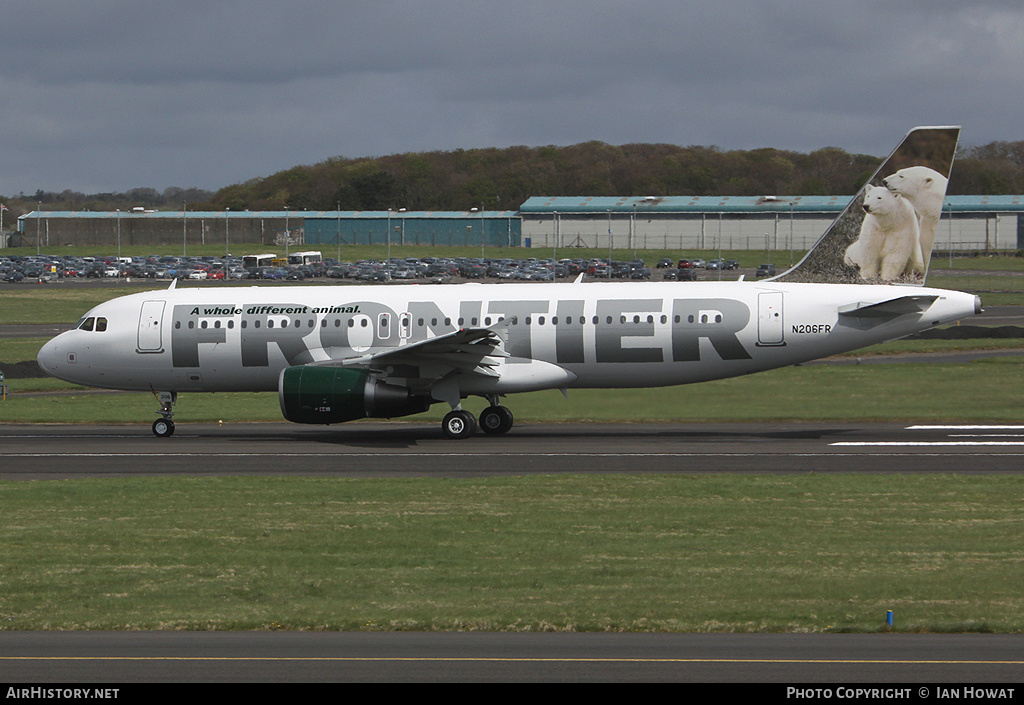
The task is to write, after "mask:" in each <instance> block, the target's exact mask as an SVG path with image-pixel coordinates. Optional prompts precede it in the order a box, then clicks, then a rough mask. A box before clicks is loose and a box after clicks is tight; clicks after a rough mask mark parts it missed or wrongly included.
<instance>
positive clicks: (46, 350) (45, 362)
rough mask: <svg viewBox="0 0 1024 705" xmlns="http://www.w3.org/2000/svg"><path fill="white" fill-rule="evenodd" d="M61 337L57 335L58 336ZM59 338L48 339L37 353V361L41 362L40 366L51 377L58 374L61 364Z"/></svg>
mask: <svg viewBox="0 0 1024 705" xmlns="http://www.w3.org/2000/svg"><path fill="white" fill-rule="evenodd" d="M59 337H60V336H57V338H59ZM57 338H53V339H52V340H49V341H47V342H46V343H45V344H44V345H43V347H41V348H40V349H39V353H38V354H37V355H36V362H38V363H39V368H40V369H41V370H42V371H43V372H45V373H46V374H48V375H50V376H51V377H56V376H57V369H58V367H59V366H60V352H59V349H58V344H57Z"/></svg>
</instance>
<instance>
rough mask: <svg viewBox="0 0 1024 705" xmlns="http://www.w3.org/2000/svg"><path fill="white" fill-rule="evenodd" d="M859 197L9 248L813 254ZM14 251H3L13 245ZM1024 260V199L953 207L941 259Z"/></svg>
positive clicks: (166, 228)
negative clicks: (981, 255) (1004, 256)
mask: <svg viewBox="0 0 1024 705" xmlns="http://www.w3.org/2000/svg"><path fill="white" fill-rule="evenodd" d="M850 199H851V196H668V197H653V196H647V197H608V196H602V197H581V196H561V197H547V196H538V197H534V198H530V199H529V200H527V201H526V202H525V203H524V204H523V205H522V206H521V207H520V209H519V210H518V211H479V210H471V211H405V210H390V211H192V212H189V211H180V210H179V211H144V210H141V209H134V210H132V211H128V212H123V211H122V212H112V213H108V212H90V211H34V212H32V213H28V214H26V215H23V216H21V217H20V218H18V229H17V232H15V233H13V234H12V235H11V237H10V242H9V245H8V246H11V247H19V246H20V247H34V246H36V245H37V243H38V244H39V245H40V246H43V247H53V246H65V245H79V246H102V247H108V246H111V245H117V244H121V245H146V246H151V247H154V248H157V247H163V248H166V247H168V246H171V247H178V246H181V247H183V248H187V247H188V246H189V245H196V244H220V243H224V244H225V247H226V251H229V252H233V254H239V253H240V250H241V249H244V248H245V247H246V246H250V247H252V246H257V245H259V246H264V247H275V246H276V247H288V246H297V245H301V246H307V247H308V246H318V247H320V248H321V249H323V250H324V254H325V255H328V256H329V255H330V254H333V253H331V252H329V251H328V248H331V247H338V248H339V254H341V255H342V259H344V252H343V251H342V250H341V246H344V245H365V244H377V245H380V244H388V243H390V244H392V245H418V246H463V247H474V248H475V247H481V248H482V249H484V251H485V248H496V247H526V248H535V249H543V250H555V251H557V250H562V249H569V248H592V249H601V250H605V249H610V248H611V249H616V250H637V251H639V250H677V251H687V250H711V251H714V250H719V249H720V250H725V251H727V250H771V251H786V250H791V251H797V252H799V251H802V250H806V249H808V248H810V247H811V246H812V245H813V244H814V243H815V242H816V241H817V240H818V238H819V237H821V235H822V233H823V232H824V231H825V229H826V228H827V227H828V225H829V224H830V223H831V222H832V220H834V219H835V217H836V216H837V215H838V214H839V213H841V212H842V210H843V208H845V207H846V205H847V203H849V201H850ZM2 244H3V243H0V245H2ZM950 249H952V250H953V251H957V252H977V251H1015V250H1024V195H1020V196H947V197H946V204H945V207H944V209H943V222H942V223H941V224H940V228H939V231H938V235H937V237H936V243H935V250H936V251H948V250H950Z"/></svg>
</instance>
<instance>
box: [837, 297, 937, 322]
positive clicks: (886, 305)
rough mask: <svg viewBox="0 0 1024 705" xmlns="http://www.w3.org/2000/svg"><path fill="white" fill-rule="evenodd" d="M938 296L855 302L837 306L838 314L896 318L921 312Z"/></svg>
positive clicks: (855, 316)
mask: <svg viewBox="0 0 1024 705" xmlns="http://www.w3.org/2000/svg"><path fill="white" fill-rule="evenodd" d="M937 298H939V297H938V296H901V297H899V298H898V299H890V300H889V301H882V302H880V303H877V304H869V303H856V304H847V305H846V306H840V307H839V315H840V316H851V317H854V318H882V319H889V318H896V317H897V316H905V315H907V314H912V313H923V312H925V311H927V310H928V308H929V307H930V306H931V305H932V304H933V303H935V300H936V299H937Z"/></svg>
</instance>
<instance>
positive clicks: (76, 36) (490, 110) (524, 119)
mask: <svg viewBox="0 0 1024 705" xmlns="http://www.w3.org/2000/svg"><path fill="white" fill-rule="evenodd" d="M1022 69H1024V4H1022V3H1020V1H1019V0H1012V1H997V0H988V1H977V2H972V1H971V0H955V1H954V0H928V1H923V0H922V1H917V0H904V1H903V2H891V0H890V1H885V2H882V1H879V2H874V1H866V2H856V1H855V2H850V1H849V0H844V1H838V0H807V1H805V0H792V1H788V2H787V1H784V0H783V1H779V2H765V1H764V0H758V1H754V0H716V1H715V2H688V1H686V0H664V1H663V0H628V1H626V0H590V1H578V2H567V1H563V0H544V1H543V2H539V1H536V0H515V1H514V2H511V1H504V0H465V1H462V0H451V1H448V0H429V1H427V0H420V1H414V0H360V1H353V0H288V2H281V1H280V0H277V1H274V2H270V1H266V2H264V1H262V0H248V1H244V0H207V1H200V0H163V1H162V2H150V3H140V2H137V0H136V1H135V2H122V1H119V0H90V2H87V3H86V2H73V1H71V0H65V1H57V0H31V1H28V0H7V2H5V3H4V6H3V13H2V16H0V96H2V99H3V109H2V110H0V194H3V195H9V196H10V195H16V194H17V193H19V192H24V193H26V194H32V193H34V192H35V191H36V190H37V189H43V190H47V191H62V190H64V189H72V190H75V191H82V192H85V193H98V192H102V191H124V190H127V189H130V188H135V187H151V188H156V189H158V190H163V189H164V188H167V187H169V186H180V187H183V188H189V187H200V188H206V189H210V190H215V189H217V188H220V187H222V186H227V185H230V184H234V183H239V182H242V181H246V180H249V179H251V178H254V177H260V176H267V175H269V174H272V173H274V172H276V171H279V170H281V169H286V168H289V167H292V166H295V165H298V164H313V163H316V162H320V161H323V160H325V159H327V158H329V157H332V156H345V157H361V156H379V155H384V154H392V153H399V152H422V151H432V150H452V149H458V148H467V149H468V148H475V147H506V146H509V145H530V146H538V145H547V144H554V145H569V144H576V143H578V142H585V141H589V140H601V141H604V142H608V143H611V144H627V143H633V142H667V143H672V144H679V145H716V146H718V147H720V148H722V149H733V148H740V149H746V148H754V147H776V148H780V149H794V150H799V151H811V150H814V149H819V148H821V147H827V146H834V147H841V148H843V149H846V150H849V151H851V152H862V153H867V154H874V155H878V156H883V155H885V154H887V153H888V152H889V151H890V150H891V149H892V148H893V147H895V145H896V144H897V142H898V141H899V139H900V138H901V137H902V136H903V135H904V134H905V133H906V131H907V130H908V129H909V128H911V127H913V126H914V125H947V124H958V125H963V128H964V130H963V133H962V136H961V139H962V141H963V142H965V143H968V144H985V143H987V142H991V141H993V140H1007V141H1016V140H1022V139H1024V127H1022V115H1024V110H1022V102H1024V91H1022V90H1021V88H1022V80H1021V79H1022Z"/></svg>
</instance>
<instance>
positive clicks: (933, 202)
mask: <svg viewBox="0 0 1024 705" xmlns="http://www.w3.org/2000/svg"><path fill="white" fill-rule="evenodd" d="M948 181H949V180H948V179H947V178H946V177H945V176H943V175H942V174H940V173H939V172H937V171H935V170H934V169H929V168H928V167H926V166H908V167H907V168H905V169H900V170H899V171H897V172H896V173H895V174H893V175H892V176H887V177H885V178H884V179H882V182H883V183H884V184H885V186H886V188H888V189H889V190H890V191H893V192H894V193H898V194H900V195H901V196H903V197H904V198H905V199H907V200H908V201H910V204H911V205H912V206H914V210H915V211H916V212H917V220H918V225H919V227H920V230H921V254H922V256H923V257H924V259H925V261H927V260H928V259H929V258H930V257H931V255H932V245H933V244H934V242H935V230H936V228H938V226H939V218H940V217H941V215H942V204H943V202H944V201H945V199H946V186H947V184H948Z"/></svg>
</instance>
